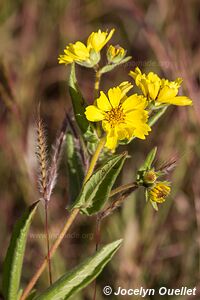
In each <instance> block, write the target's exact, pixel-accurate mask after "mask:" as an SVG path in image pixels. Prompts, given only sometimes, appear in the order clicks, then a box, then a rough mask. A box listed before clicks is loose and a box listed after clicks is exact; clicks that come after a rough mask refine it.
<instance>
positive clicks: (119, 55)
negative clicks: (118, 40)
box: [107, 45, 126, 64]
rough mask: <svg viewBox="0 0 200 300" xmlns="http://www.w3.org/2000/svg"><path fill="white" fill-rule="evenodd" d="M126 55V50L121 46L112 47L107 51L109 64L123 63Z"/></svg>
mask: <svg viewBox="0 0 200 300" xmlns="http://www.w3.org/2000/svg"><path fill="white" fill-rule="evenodd" d="M125 55H126V50H125V49H124V48H122V47H120V46H119V45H116V46H113V45H110V46H109V48H108V50H107V59H108V62H109V63H113V64H117V63H120V62H121V61H122V59H123V58H124V56H125Z"/></svg>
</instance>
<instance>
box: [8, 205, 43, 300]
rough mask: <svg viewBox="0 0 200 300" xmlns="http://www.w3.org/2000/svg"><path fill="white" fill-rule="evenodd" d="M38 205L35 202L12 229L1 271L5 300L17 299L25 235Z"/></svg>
mask: <svg viewBox="0 0 200 300" xmlns="http://www.w3.org/2000/svg"><path fill="white" fill-rule="evenodd" d="M38 204H39V202H35V203H34V204H33V205H31V206H30V207H29V208H28V209H27V210H26V211H25V213H24V214H23V216H22V217H21V218H20V219H19V221H18V222H17V223H16V225H15V227H14V230H13V234H12V237H11V240H10V245H9V247H8V251H7V254H6V258H5V261H4V270H3V294H4V297H5V299H6V300H17V298H18V296H17V295H18V291H19V285H20V278H21V270H22V263H23V258H24V252H25V246H26V240H27V235H28V231H29V227H30V225H31V221H32V218H33V216H34V214H35V212H36V209H37V207H38Z"/></svg>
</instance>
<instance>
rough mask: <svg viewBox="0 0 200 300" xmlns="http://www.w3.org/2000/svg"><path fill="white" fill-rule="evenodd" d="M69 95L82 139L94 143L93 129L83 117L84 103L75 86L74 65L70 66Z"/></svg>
mask: <svg viewBox="0 0 200 300" xmlns="http://www.w3.org/2000/svg"><path fill="white" fill-rule="evenodd" d="M69 93H70V96H71V100H72V105H73V110H74V116H75V119H76V122H77V125H78V127H79V128H80V131H81V133H82V135H83V137H84V138H85V140H87V141H89V142H96V141H97V140H98V137H97V135H96V133H95V130H94V127H93V126H92V125H91V124H90V123H89V121H88V120H87V118H86V116H85V107H86V102H85V100H84V98H83V96H82V95H81V92H80V90H79V87H78V84H77V80H76V73H75V64H72V66H71V73H70V77H69Z"/></svg>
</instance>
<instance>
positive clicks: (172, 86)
mask: <svg viewBox="0 0 200 300" xmlns="http://www.w3.org/2000/svg"><path fill="white" fill-rule="evenodd" d="M129 75H130V76H131V77H132V78H133V79H134V80H135V83H136V85H137V86H138V87H139V88H140V89H141V91H142V92H143V94H144V96H145V97H147V99H148V101H149V102H152V101H153V102H154V104H155V105H156V106H158V105H161V104H173V105H179V106H184V105H192V100H191V99H190V98H188V97H186V96H177V94H178V91H179V88H180V86H181V83H182V81H183V80H182V79H181V78H177V79H176V80H175V81H169V80H167V79H161V78H160V77H159V76H158V75H157V74H155V73H153V72H150V73H148V74H147V75H146V74H142V72H141V70H140V69H139V68H138V67H137V68H136V69H135V71H130V73H129Z"/></svg>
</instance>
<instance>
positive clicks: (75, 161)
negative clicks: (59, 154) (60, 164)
mask: <svg viewBox="0 0 200 300" xmlns="http://www.w3.org/2000/svg"><path fill="white" fill-rule="evenodd" d="M66 150H67V151H66V152H67V169H68V179H69V180H68V183H69V184H68V186H69V194H70V201H71V203H73V202H74V200H75V199H76V198H77V196H78V194H79V192H80V190H81V187H82V183H83V179H84V171H83V165H82V161H81V157H80V153H79V151H78V149H77V147H76V141H75V139H74V137H73V135H72V134H71V133H70V132H68V133H67V134H66Z"/></svg>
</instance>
